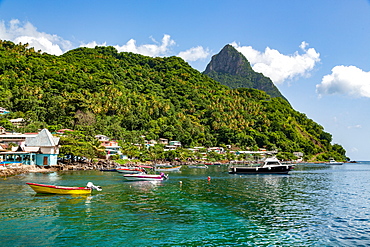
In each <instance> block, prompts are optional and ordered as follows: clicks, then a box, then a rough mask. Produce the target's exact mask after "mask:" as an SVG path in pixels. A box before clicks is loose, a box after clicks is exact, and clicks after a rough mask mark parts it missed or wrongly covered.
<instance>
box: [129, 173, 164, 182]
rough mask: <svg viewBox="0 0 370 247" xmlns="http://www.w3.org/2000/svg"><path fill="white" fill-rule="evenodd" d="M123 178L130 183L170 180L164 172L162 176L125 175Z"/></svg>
mask: <svg viewBox="0 0 370 247" xmlns="http://www.w3.org/2000/svg"><path fill="white" fill-rule="evenodd" d="M123 177H124V178H125V179H127V180H130V181H162V180H164V179H167V178H168V175H165V174H164V173H163V172H161V174H159V175H158V174H145V173H141V174H124V175H123Z"/></svg>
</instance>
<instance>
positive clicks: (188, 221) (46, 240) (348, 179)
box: [0, 162, 370, 247]
mask: <svg viewBox="0 0 370 247" xmlns="http://www.w3.org/2000/svg"><path fill="white" fill-rule="evenodd" d="M208 176H209V177H210V178H211V179H210V181H208V179H207V177H208ZM89 181H91V182H93V183H94V184H95V185H99V186H101V187H102V188H103V190H102V191H100V192H98V191H95V192H93V193H92V195H91V196H90V195H89V196H71V195H37V194H35V192H34V191H33V190H32V189H31V188H30V187H29V186H28V185H26V182H36V183H45V184H54V185H65V186H85V185H86V184H87V182H89ZM0 190H1V194H0V246H53V247H54V246H105V247H107V246H370V162H359V163H354V164H344V165H336V166H329V165H324V164H299V165H296V166H295V169H294V170H293V171H292V172H291V173H290V174H289V175H231V174H228V173H227V166H210V167H209V169H194V168H187V167H183V168H182V169H181V171H180V172H172V173H169V179H168V180H166V181H162V182H128V181H125V180H124V178H123V176H122V175H121V174H119V173H115V172H100V171H69V172H53V173H46V174H43V173H30V174H23V175H18V176H13V177H9V178H5V179H4V178H0Z"/></svg>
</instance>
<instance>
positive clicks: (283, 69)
mask: <svg viewBox="0 0 370 247" xmlns="http://www.w3.org/2000/svg"><path fill="white" fill-rule="evenodd" d="M231 45H232V46H234V47H235V48H236V49H237V50H238V51H239V52H241V53H242V54H243V55H244V56H245V57H246V58H247V59H248V61H249V62H250V64H251V66H252V68H253V70H255V71H257V72H259V73H262V74H264V75H265V76H267V77H270V79H271V80H272V81H273V82H274V83H276V84H281V83H283V82H284V81H286V80H291V79H294V78H297V77H302V76H304V77H308V76H310V74H309V71H311V70H312V69H313V68H314V67H315V65H316V63H318V62H320V53H318V52H316V50H315V49H314V48H309V49H306V47H307V46H308V43H306V42H305V41H303V42H302V43H301V45H300V46H299V47H300V48H301V49H302V51H303V52H304V53H303V54H299V53H298V51H296V52H295V53H294V54H292V55H284V54H281V53H280V52H279V51H278V50H275V49H271V48H269V47H266V49H265V51H264V52H260V51H257V50H255V49H253V48H252V47H251V46H239V45H238V44H236V43H235V42H234V43H232V44H231Z"/></svg>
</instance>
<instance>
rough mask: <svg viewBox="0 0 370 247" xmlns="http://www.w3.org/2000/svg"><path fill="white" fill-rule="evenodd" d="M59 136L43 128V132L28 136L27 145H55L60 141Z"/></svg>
mask: <svg viewBox="0 0 370 247" xmlns="http://www.w3.org/2000/svg"><path fill="white" fill-rule="evenodd" d="M59 139H60V138H59V137H54V136H52V135H51V133H50V132H49V131H48V130H47V129H43V130H41V132H40V133H39V134H38V135H37V136H35V137H28V138H26V142H25V146H26V147H55V146H57V145H58V143H59Z"/></svg>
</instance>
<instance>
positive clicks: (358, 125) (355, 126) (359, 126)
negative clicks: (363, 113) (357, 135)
mask: <svg viewBox="0 0 370 247" xmlns="http://www.w3.org/2000/svg"><path fill="white" fill-rule="evenodd" d="M361 128H362V126H361V125H360V124H356V125H353V126H348V127H347V129H361Z"/></svg>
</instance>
